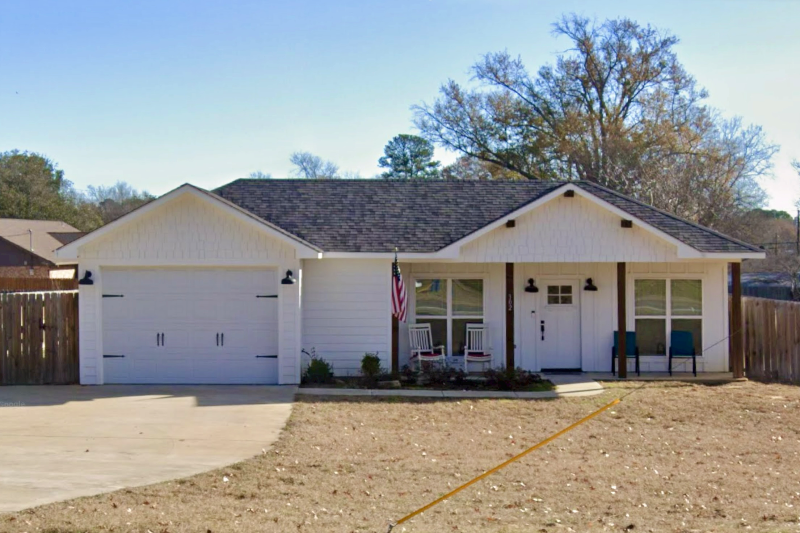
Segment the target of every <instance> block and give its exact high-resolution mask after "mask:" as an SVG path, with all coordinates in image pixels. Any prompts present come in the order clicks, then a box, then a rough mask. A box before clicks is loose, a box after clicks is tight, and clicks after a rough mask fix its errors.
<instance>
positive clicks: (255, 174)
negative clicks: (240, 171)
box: [247, 170, 272, 180]
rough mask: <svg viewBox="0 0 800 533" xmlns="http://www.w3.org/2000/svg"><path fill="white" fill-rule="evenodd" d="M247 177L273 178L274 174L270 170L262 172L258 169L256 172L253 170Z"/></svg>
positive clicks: (258, 178) (257, 178)
mask: <svg viewBox="0 0 800 533" xmlns="http://www.w3.org/2000/svg"><path fill="white" fill-rule="evenodd" d="M247 179H250V180H271V179H272V174H270V173H269V172H261V171H260V170H256V171H255V172H251V173H250V174H248V175H247Z"/></svg>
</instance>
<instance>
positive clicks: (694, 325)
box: [634, 279, 703, 355]
mask: <svg viewBox="0 0 800 533" xmlns="http://www.w3.org/2000/svg"><path fill="white" fill-rule="evenodd" d="M702 315H703V285H702V282H701V281H700V280H698V279H672V280H665V279H637V280H635V281H634V317H635V321H636V343H637V344H638V345H639V351H640V352H641V354H642V355H666V354H667V349H668V345H667V339H668V338H669V333H670V332H672V331H689V332H691V333H692V338H693V340H694V346H695V349H696V350H697V354H698V355H701V354H702V353H703V349H702V346H703V318H702Z"/></svg>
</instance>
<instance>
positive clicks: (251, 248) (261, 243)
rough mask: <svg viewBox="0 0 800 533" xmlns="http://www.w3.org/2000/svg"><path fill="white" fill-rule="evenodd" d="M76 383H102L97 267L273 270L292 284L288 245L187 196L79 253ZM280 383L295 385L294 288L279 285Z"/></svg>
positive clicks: (296, 268)
mask: <svg viewBox="0 0 800 533" xmlns="http://www.w3.org/2000/svg"><path fill="white" fill-rule="evenodd" d="M78 262H79V264H80V273H79V274H80V276H81V277H82V276H83V274H84V272H85V271H86V270H90V271H91V272H92V274H93V279H94V282H95V283H94V285H80V286H79V292H80V303H79V315H80V316H79V320H80V328H81V329H80V342H79V346H80V348H79V349H80V376H81V384H102V383H103V374H102V368H103V359H102V354H103V346H102V331H103V329H102V328H103V326H102V294H103V268H104V267H131V268H135V267H149V268H158V267H164V268H169V267H193V266H194V267H231V268H267V267H271V268H276V269H277V275H278V279H279V280H280V279H281V278H282V277H283V276H284V275H285V272H286V270H292V271H293V273H294V274H295V277H297V276H298V275H299V272H300V261H299V259H297V254H296V252H295V249H294V247H293V246H291V245H290V244H288V243H286V242H283V241H281V240H280V239H278V238H276V237H274V236H272V235H269V234H268V233H267V232H265V231H260V230H259V229H258V228H256V227H254V226H253V225H251V224H248V223H246V222H244V221H242V220H240V219H238V218H236V217H235V216H233V215H231V214H230V213H228V212H227V211H226V210H224V209H222V208H221V207H219V206H217V205H214V203H213V202H212V201H210V200H205V199H201V198H199V197H196V196H194V195H191V194H185V195H183V196H179V197H177V198H175V199H174V200H172V201H170V202H168V203H165V204H164V205H162V206H159V207H157V208H156V209H154V210H152V211H151V212H148V213H145V214H144V215H143V216H141V217H140V218H137V219H134V220H131V221H130V222H128V223H126V224H123V225H121V226H120V227H118V228H116V229H114V230H112V231H110V232H109V233H108V234H106V235H103V236H102V237H100V238H98V239H97V240H96V241H93V242H90V243H87V244H86V245H84V246H81V247H80V248H79V249H78ZM278 290H279V303H280V310H281V312H280V313H279V317H278V356H279V382H280V383H281V384H295V383H299V382H300V342H299V341H300V322H301V317H300V283H295V284H294V285H281V284H278Z"/></svg>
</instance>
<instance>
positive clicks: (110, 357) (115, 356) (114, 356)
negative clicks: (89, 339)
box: [103, 353, 125, 359]
mask: <svg viewBox="0 0 800 533" xmlns="http://www.w3.org/2000/svg"><path fill="white" fill-rule="evenodd" d="M103 357H104V358H105V359H116V358H118V357H125V356H124V355H113V354H107V353H104V354H103Z"/></svg>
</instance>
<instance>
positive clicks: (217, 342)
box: [217, 333, 219, 346]
mask: <svg viewBox="0 0 800 533" xmlns="http://www.w3.org/2000/svg"><path fill="white" fill-rule="evenodd" d="M217 346H219V333H217Z"/></svg>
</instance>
